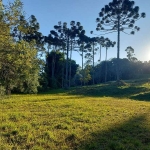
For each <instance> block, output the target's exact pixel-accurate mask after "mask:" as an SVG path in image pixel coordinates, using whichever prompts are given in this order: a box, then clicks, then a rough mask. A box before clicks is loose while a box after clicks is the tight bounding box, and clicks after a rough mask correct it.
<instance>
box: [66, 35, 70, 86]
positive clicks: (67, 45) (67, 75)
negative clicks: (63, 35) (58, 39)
mask: <svg viewBox="0 0 150 150" xmlns="http://www.w3.org/2000/svg"><path fill="white" fill-rule="evenodd" d="M68 55H69V37H68V38H67V57H66V76H65V89H68Z"/></svg>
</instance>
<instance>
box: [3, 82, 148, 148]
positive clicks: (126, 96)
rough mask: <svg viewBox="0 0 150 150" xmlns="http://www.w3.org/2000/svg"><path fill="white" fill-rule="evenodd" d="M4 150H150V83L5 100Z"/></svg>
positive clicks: (89, 88) (14, 96)
mask: <svg viewBox="0 0 150 150" xmlns="http://www.w3.org/2000/svg"><path fill="white" fill-rule="evenodd" d="M0 102H1V104H0V109H1V112H2V113H1V114H0V118H1V121H0V122H1V124H0V133H1V141H0V143H1V144H0V147H1V150H6V149H12V150H17V149H19V150H20V149H25V150H57V149H58V150H60V149H61V150H75V149H77V150H107V149H108V150H109V149H110V150H124V149H126V150H137V149H139V150H149V149H150V83H149V80H140V81H132V82H131V81H130V82H129V83H127V84H125V85H124V86H119V87H117V86H116V85H115V83H113V82H111V83H109V84H104V85H97V86H89V87H82V88H73V89H70V90H69V91H67V92H64V91H63V90H57V91H55V90H52V91H50V92H49V93H43V94H38V95H12V96H11V97H5V98H3V99H1V100H0Z"/></svg>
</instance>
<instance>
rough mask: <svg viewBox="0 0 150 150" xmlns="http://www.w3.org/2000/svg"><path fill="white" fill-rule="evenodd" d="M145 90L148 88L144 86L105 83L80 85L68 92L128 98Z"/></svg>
mask: <svg viewBox="0 0 150 150" xmlns="http://www.w3.org/2000/svg"><path fill="white" fill-rule="evenodd" d="M145 91H148V89H147V88H144V87H136V86H127V87H117V86H111V85H105V86H95V87H92V86H89V87H80V88H76V89H74V90H71V91H70V92H69V93H70V94H73V95H83V96H92V97H114V98H130V97H131V96H133V95H134V94H139V93H141V92H145Z"/></svg>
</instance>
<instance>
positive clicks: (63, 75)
mask: <svg viewBox="0 0 150 150" xmlns="http://www.w3.org/2000/svg"><path fill="white" fill-rule="evenodd" d="M64 54H65V52H64V49H63V66H62V88H64V67H65V66H64V64H65V63H64V62H65V59H64Z"/></svg>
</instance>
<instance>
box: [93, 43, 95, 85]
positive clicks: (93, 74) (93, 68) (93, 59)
mask: <svg viewBox="0 0 150 150" xmlns="http://www.w3.org/2000/svg"><path fill="white" fill-rule="evenodd" d="M94 83H95V82H94V42H93V85H94Z"/></svg>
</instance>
